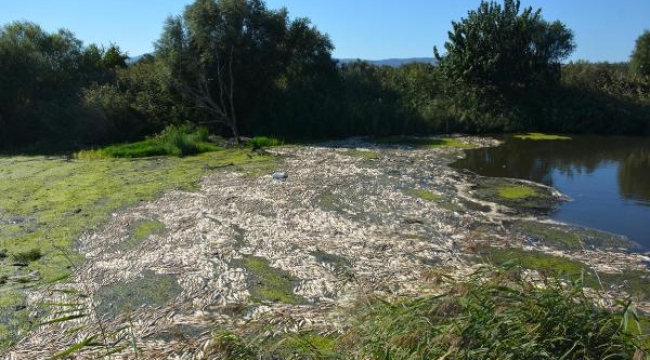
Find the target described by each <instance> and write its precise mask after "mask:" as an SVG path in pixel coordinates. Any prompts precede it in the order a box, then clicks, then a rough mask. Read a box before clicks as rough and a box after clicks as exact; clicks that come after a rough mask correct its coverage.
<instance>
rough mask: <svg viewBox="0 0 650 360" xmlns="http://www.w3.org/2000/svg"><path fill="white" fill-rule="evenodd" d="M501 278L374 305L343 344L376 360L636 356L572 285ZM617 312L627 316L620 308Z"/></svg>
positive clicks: (611, 319) (626, 338) (630, 338)
mask: <svg viewBox="0 0 650 360" xmlns="http://www.w3.org/2000/svg"><path fill="white" fill-rule="evenodd" d="M508 276H510V277H512V276H513V273H512V272H505V273H503V274H502V275H501V276H496V277H494V278H492V279H491V280H489V281H487V282H485V281H484V280H482V279H481V278H479V277H477V278H475V279H473V280H470V281H469V282H468V283H460V284H457V285H456V286H454V287H453V288H452V289H451V290H449V291H448V292H445V293H443V294H441V295H429V296H423V297H420V298H417V299H407V300H403V301H399V302H397V303H387V302H383V301H377V302H376V303H373V304H371V306H369V307H368V308H367V310H366V311H365V313H363V314H362V317H361V320H362V322H360V323H359V324H358V325H357V326H356V328H354V329H353V331H352V332H351V334H350V335H349V337H350V340H351V343H354V344H356V345H358V346H359V348H360V349H361V352H362V353H363V354H365V355H366V356H370V357H372V358H382V359H438V358H446V359H536V358H540V356H543V357H545V358H552V359H559V358H565V359H602V358H608V357H611V358H620V359H623V358H628V359H629V358H632V357H633V356H634V355H635V353H636V352H637V347H638V346H639V345H640V344H639V343H638V341H639V339H640V338H639V337H636V336H635V335H634V333H637V334H638V330H632V331H630V332H628V330H627V329H628V328H627V327H626V326H621V320H620V318H618V317H616V316H613V315H612V314H611V313H609V312H608V311H606V310H604V309H601V308H597V307H595V306H594V305H593V302H592V299H590V298H589V297H587V296H586V295H585V294H584V293H583V292H582V289H581V287H580V285H579V283H576V285H574V286H573V287H566V286H563V285H561V283H560V282H553V281H551V282H549V283H548V284H547V286H545V287H541V288H540V287H537V286H534V285H533V284H532V283H530V282H528V281H526V280H523V279H521V278H516V277H515V280H514V281H513V280H512V279H510V280H507V277H508ZM622 311H623V317H624V318H625V319H628V320H629V319H630V318H634V317H635V314H634V312H633V310H632V309H631V308H629V307H628V306H624V307H623V310H622ZM567 319H571V321H570V323H567ZM635 339H636V340H635ZM639 353H640V352H639Z"/></svg>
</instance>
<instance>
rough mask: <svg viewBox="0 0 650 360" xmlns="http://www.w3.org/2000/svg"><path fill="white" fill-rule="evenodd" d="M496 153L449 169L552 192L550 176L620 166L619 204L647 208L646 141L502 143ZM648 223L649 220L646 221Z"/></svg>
mask: <svg viewBox="0 0 650 360" xmlns="http://www.w3.org/2000/svg"><path fill="white" fill-rule="evenodd" d="M503 140H505V143H504V144H503V145H502V146H499V147H495V148H483V149H475V150H469V151H467V152H466V157H465V159H462V160H459V161H457V162H456V163H454V164H453V167H455V168H458V169H468V170H471V171H474V172H476V173H478V174H481V175H485V176H495V177H512V178H519V179H526V180H530V181H535V182H539V183H542V184H545V185H548V186H554V185H555V184H554V178H553V174H554V171H557V172H559V173H560V174H562V175H563V176H566V177H569V178H573V177H575V176H581V175H590V174H594V173H596V172H597V170H598V169H599V168H601V167H603V166H605V164H607V163H612V162H613V163H616V164H618V186H619V192H620V195H621V196H622V197H623V198H626V199H630V200H635V201H640V202H641V203H642V204H644V205H648V206H650V139H648V138H630V137H599V136H580V137H575V138H574V139H573V140H571V141H526V140H518V139H514V138H507V139H503ZM649 220H650V219H649Z"/></svg>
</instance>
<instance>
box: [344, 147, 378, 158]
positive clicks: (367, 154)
mask: <svg viewBox="0 0 650 360" xmlns="http://www.w3.org/2000/svg"><path fill="white" fill-rule="evenodd" d="M343 154H345V155H347V156H351V157H355V158H359V159H364V160H377V159H379V153H377V152H376V151H370V150H359V149H351V150H348V151H346V152H344V153H343Z"/></svg>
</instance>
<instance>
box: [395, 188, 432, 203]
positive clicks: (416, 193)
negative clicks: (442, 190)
mask: <svg viewBox="0 0 650 360" xmlns="http://www.w3.org/2000/svg"><path fill="white" fill-rule="evenodd" d="M403 192H404V194H406V195H408V196H412V197H416V198H418V199H422V200H426V201H439V200H440V198H441V196H440V195H438V194H436V193H433V192H431V191H428V190H424V189H407V190H404V191H403Z"/></svg>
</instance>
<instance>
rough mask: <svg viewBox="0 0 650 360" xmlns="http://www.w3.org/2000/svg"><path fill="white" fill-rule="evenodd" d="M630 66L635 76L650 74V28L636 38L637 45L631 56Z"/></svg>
mask: <svg viewBox="0 0 650 360" xmlns="http://www.w3.org/2000/svg"><path fill="white" fill-rule="evenodd" d="M630 68H631V70H632V74H633V75H635V76H641V77H642V76H650V30H646V31H644V32H643V34H642V35H641V36H639V38H638V39H636V46H635V47H634V52H633V53H632V57H631V58H630Z"/></svg>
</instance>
